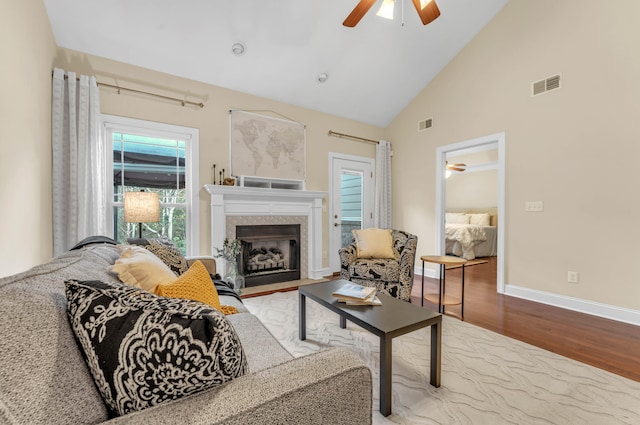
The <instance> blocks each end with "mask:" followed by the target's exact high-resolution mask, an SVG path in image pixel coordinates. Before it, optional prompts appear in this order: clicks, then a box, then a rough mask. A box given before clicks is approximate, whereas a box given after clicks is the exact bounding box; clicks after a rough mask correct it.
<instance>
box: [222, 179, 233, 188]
mask: <svg viewBox="0 0 640 425" xmlns="http://www.w3.org/2000/svg"><path fill="white" fill-rule="evenodd" d="M222 184H223V185H224V186H235V185H236V179H234V178H233V177H226V178H225V179H224V180H223V181H222Z"/></svg>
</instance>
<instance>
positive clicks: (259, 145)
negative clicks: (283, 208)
mask: <svg viewBox="0 0 640 425" xmlns="http://www.w3.org/2000/svg"><path fill="white" fill-rule="evenodd" d="M272 112H273V111H272ZM273 113H275V114H277V115H280V114H278V113H277V112H273ZM280 116H282V115H280ZM229 128H230V132H229V133H230V134H229V138H230V140H229V145H230V151H231V172H230V173H229V174H230V175H232V176H234V177H241V176H242V177H244V176H250V177H264V178H274V179H288V180H297V181H304V180H305V179H306V127H305V125H304V124H301V123H299V122H295V121H291V120H288V119H281V118H273V117H270V116H266V115H261V114H256V113H254V112H249V111H243V110H230V111H229Z"/></svg>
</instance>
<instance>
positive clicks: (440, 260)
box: [420, 255, 467, 320]
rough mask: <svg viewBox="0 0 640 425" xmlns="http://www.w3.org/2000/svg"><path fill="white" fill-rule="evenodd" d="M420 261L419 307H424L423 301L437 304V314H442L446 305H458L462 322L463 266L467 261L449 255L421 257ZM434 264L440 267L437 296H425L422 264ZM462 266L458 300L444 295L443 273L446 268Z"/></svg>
mask: <svg viewBox="0 0 640 425" xmlns="http://www.w3.org/2000/svg"><path fill="white" fill-rule="evenodd" d="M420 259H421V260H422V301H421V305H424V300H427V301H429V302H430V303H433V304H438V313H442V314H444V307H445V306H446V305H458V304H460V318H461V319H462V320H464V265H465V264H466V263H467V260H465V259H463V258H458V257H452V256H449V255H423V256H422V257H420ZM425 261H426V262H427V263H434V264H439V265H440V277H439V279H438V280H439V283H440V288H439V290H438V293H437V294H426V295H425V293H424V263H425ZM458 265H461V266H462V291H461V293H460V298H458V297H453V296H451V295H446V293H445V283H446V281H445V271H446V268H447V266H458Z"/></svg>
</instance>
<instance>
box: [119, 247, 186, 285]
mask: <svg viewBox="0 0 640 425" xmlns="http://www.w3.org/2000/svg"><path fill="white" fill-rule="evenodd" d="M120 249H121V254H120V258H118V259H117V260H116V263H115V264H114V265H113V266H112V267H111V271H112V272H114V273H116V274H117V275H118V277H119V278H120V280H121V281H122V282H124V283H126V284H127V285H132V286H137V287H138V288H142V289H144V290H146V291H149V292H153V291H154V290H155V289H156V286H157V285H158V284H159V283H166V282H172V281H174V280H176V275H175V273H173V272H172V271H171V269H170V268H169V267H168V266H167V265H166V264H165V263H163V262H162V260H160V259H159V258H158V257H156V256H155V254H153V253H152V252H151V251H149V250H147V249H145V248H143V247H141V246H134V245H131V246H127V245H121V246H120Z"/></svg>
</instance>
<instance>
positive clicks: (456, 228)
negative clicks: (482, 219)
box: [445, 224, 498, 260]
mask: <svg viewBox="0 0 640 425" xmlns="http://www.w3.org/2000/svg"><path fill="white" fill-rule="evenodd" d="M445 232H446V234H445V241H446V253H447V254H453V255H456V256H458V257H462V258H464V259H465V260H473V259H474V258H477V257H491V256H495V255H497V245H498V244H497V234H498V232H497V227H495V226H477V225H473V224H447V225H446V226H445Z"/></svg>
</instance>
